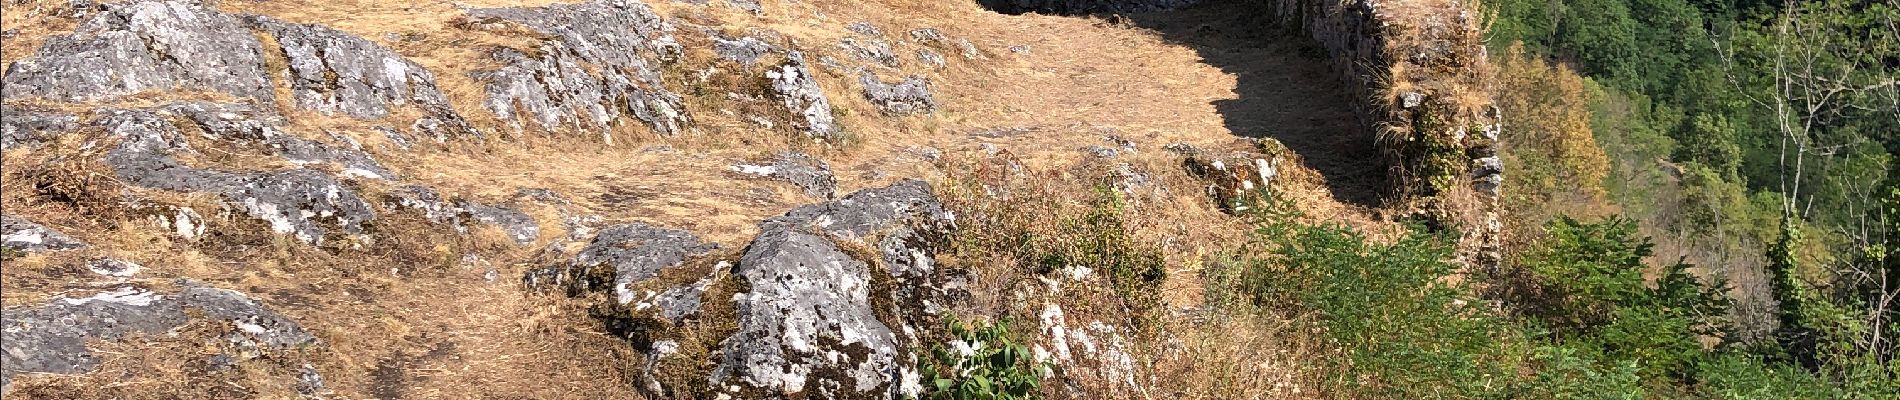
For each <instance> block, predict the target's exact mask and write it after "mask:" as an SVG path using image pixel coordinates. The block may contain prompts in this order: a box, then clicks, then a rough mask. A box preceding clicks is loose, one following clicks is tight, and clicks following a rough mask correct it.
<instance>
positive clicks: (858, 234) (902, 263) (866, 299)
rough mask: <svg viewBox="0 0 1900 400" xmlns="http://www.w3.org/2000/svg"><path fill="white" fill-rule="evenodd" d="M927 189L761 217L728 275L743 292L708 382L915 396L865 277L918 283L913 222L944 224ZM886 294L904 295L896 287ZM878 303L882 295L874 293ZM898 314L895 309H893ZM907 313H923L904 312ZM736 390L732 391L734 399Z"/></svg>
mask: <svg viewBox="0 0 1900 400" xmlns="http://www.w3.org/2000/svg"><path fill="white" fill-rule="evenodd" d="M949 219H950V216H949V214H948V213H946V212H944V211H943V210H942V206H941V205H940V204H938V203H937V200H936V198H935V196H934V195H933V194H932V193H931V192H930V189H929V186H928V185H926V184H924V183H923V182H920V181H905V182H901V183H898V184H896V185H892V186H890V187H886V188H879V189H869V190H864V191H860V192H858V193H855V194H852V195H851V196H848V197H846V198H844V199H840V200H837V201H832V202H826V203H820V204H814V205H809V206H805V207H800V208H798V209H795V210H792V211H791V212H789V213H786V214H785V215H784V216H780V217H776V218H772V219H770V220H767V221H766V222H765V223H763V224H761V228H762V229H761V230H762V233H760V234H759V236H758V238H757V239H755V240H753V242H752V245H751V246H750V247H748V248H747V251H746V253H745V254H744V256H742V257H741V258H740V260H739V265H738V267H737V268H736V269H735V270H734V273H735V274H736V275H738V276H740V277H741V278H743V279H745V280H746V282H749V283H750V285H749V286H750V291H749V292H745V293H739V294H737V295H735V296H734V298H733V303H734V306H735V307H736V308H737V313H738V325H739V331H738V332H737V333H735V334H733V336H731V337H729V338H727V339H726V340H725V341H724V342H722V344H721V348H722V350H723V354H724V358H723V359H722V360H721V362H720V364H719V367H718V369H717V370H716V371H714V373H713V378H712V379H713V382H715V384H716V385H719V384H725V385H732V386H728V387H723V388H722V389H723V390H732V388H734V387H736V388H738V391H740V392H743V393H751V394H752V395H755V397H756V395H757V394H760V393H763V394H764V396H765V397H779V396H783V397H815V398H899V397H903V396H905V395H912V396H914V395H916V394H917V390H918V389H920V387H919V386H917V382H915V380H916V379H917V378H916V377H917V374H916V372H915V371H914V370H913V366H914V365H915V358H914V357H915V355H914V354H908V352H909V350H908V349H909V348H910V347H912V346H910V343H907V340H909V339H907V338H905V337H903V336H902V335H900V332H903V331H904V330H893V329H892V328H891V325H889V324H890V323H898V324H909V322H908V321H881V320H879V319H878V317H877V313H876V311H875V310H876V307H877V306H876V305H875V304H874V303H873V299H874V297H881V296H882V295H883V294H880V293H875V292H876V291H875V290H873V287H872V286H873V281H874V280H880V279H883V278H879V277H878V276H877V275H878V274H887V275H884V276H886V277H889V278H891V279H896V280H897V282H895V283H887V284H889V285H892V286H893V287H906V286H913V285H920V284H924V282H919V281H912V280H910V278H912V277H920V275H918V274H916V273H915V272H916V271H918V270H919V269H920V268H921V269H929V268H931V265H930V261H928V259H929V257H930V256H929V253H928V251H927V250H926V249H924V248H922V246H920V245H915V244H913V243H915V236H916V235H915V232H913V231H912V230H911V228H910V226H911V225H910V224H911V223H912V222H913V221H914V220H924V221H934V222H936V223H940V224H947V223H948V222H949ZM839 240H843V241H857V242H862V243H866V244H872V245H874V246H876V247H877V248H878V249H879V250H880V252H881V253H882V254H880V256H881V258H883V260H882V261H884V264H885V265H886V266H887V267H888V268H889V269H888V270H884V271H879V270H878V269H877V268H874V267H873V266H872V264H870V263H867V262H866V261H865V260H859V259H856V258H854V257H853V255H852V254H851V253H848V252H847V251H846V250H845V249H843V248H840V247H839V245H838V242H836V241H839ZM893 295H894V296H896V297H898V298H896V299H891V300H895V301H897V302H899V303H900V304H901V303H902V302H904V300H907V299H905V297H908V296H906V293H896V294H893ZM880 302H882V300H880ZM900 315H901V314H900ZM912 317H915V318H928V317H925V316H922V315H912ZM744 396H745V395H741V397H744Z"/></svg>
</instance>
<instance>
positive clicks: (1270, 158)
mask: <svg viewBox="0 0 1900 400" xmlns="http://www.w3.org/2000/svg"><path fill="white" fill-rule="evenodd" d="M1266 140H1272V139H1266ZM1271 146H1280V145H1279V144H1278V142H1273V143H1271V144H1269V145H1262V146H1259V147H1271ZM1278 148H1284V147H1283V146H1281V147H1278ZM1169 150H1170V151H1176V152H1185V153H1186V155H1187V156H1186V157H1185V159H1183V160H1182V164H1183V165H1184V166H1185V167H1186V168H1187V172H1188V175H1191V176H1194V177H1195V178H1199V179H1200V180H1201V181H1202V182H1204V183H1206V184H1207V187H1206V189H1207V194H1208V196H1209V197H1212V198H1213V199H1214V201H1215V202H1216V203H1217V204H1216V205H1217V206H1219V207H1220V209H1221V211H1225V212H1227V213H1237V212H1241V211H1245V210H1246V209H1247V206H1246V202H1247V201H1248V200H1250V199H1253V198H1255V196H1256V195H1257V194H1258V193H1259V192H1260V191H1262V190H1266V189H1268V188H1270V187H1271V186H1272V185H1273V181H1274V178H1277V177H1279V168H1280V163H1281V162H1283V160H1282V158H1283V156H1282V155H1280V154H1263V153H1259V152H1252V151H1234V152H1227V153H1225V154H1222V153H1220V152H1215V151H1211V150H1199V149H1195V148H1193V147H1192V146H1186V145H1183V146H1179V147H1175V146H1173V145H1170V149H1169Z"/></svg>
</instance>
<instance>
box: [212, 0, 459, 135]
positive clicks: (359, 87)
mask: <svg viewBox="0 0 1900 400" xmlns="http://www.w3.org/2000/svg"><path fill="white" fill-rule="evenodd" d="M244 19H245V21H246V22H248V23H250V24H251V25H252V26H255V27H257V28H259V29H261V30H263V31H265V32H268V33H269V34H270V35H271V36H272V37H275V38H276V39H277V43H278V44H279V45H281V46H283V55H284V58H285V59H286V60H288V61H289V65H290V71H289V72H288V74H287V75H288V76H289V78H290V79H289V80H290V89H291V95H292V96H293V97H294V98H296V102H297V106H298V107H302V108H305V109H310V110H316V111H319V112H323V113H326V114H336V113H341V114H344V115H349V116H351V117H355V118H359V119H370V118H381V117H383V116H386V115H389V112H390V110H392V109H394V108H397V107H403V106H408V105H414V106H416V107H420V108H421V109H422V110H423V111H424V113H425V114H427V115H428V117H427V118H432V119H434V120H435V121H436V122H437V123H440V124H443V125H445V126H446V127H447V128H446V129H448V130H450V131H453V132H458V133H464V134H473V133H474V129H473V128H471V127H469V125H468V122H467V121H464V120H462V117H461V116H460V115H457V114H456V113H455V111H454V108H452V107H450V106H449V100H448V98H447V97H445V96H443V95H442V92H441V91H440V90H438V89H436V83H435V75H434V74H431V73H429V71H428V70H426V69H423V68H422V66H421V65H417V64H416V63H415V62H412V61H409V59H407V58H404V57H402V56H400V55H397V54H396V53H395V52H393V51H390V50H389V49H387V48H384V47H382V46H380V45H377V44H375V43H372V42H370V41H369V40H365V39H363V38H360V37H357V36H355V35H351V34H348V33H344V32H342V31H338V30H335V29H330V28H326V27H322V26H317V25H306V24H295V23H288V22H283V21H279V20H276V19H272V18H270V17H264V16H257V15H251V16H245V17H244Z"/></svg>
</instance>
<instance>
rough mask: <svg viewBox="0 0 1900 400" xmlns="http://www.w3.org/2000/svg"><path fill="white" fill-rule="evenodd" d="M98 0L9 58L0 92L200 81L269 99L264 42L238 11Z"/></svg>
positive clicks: (98, 91)
mask: <svg viewBox="0 0 1900 400" xmlns="http://www.w3.org/2000/svg"><path fill="white" fill-rule="evenodd" d="M100 6H101V7H103V8H104V11H102V12H99V13H98V14H96V15H94V16H93V17H92V18H91V19H88V20H86V21H85V22H84V23H81V24H80V25H79V27H78V28H77V29H75V30H74V32H73V33H72V34H69V35H63V36H56V37H53V38H50V39H47V41H46V44H45V45H43V46H41V47H40V50H39V53H38V54H37V55H35V56H33V57H32V58H28V59H24V60H20V61H19V62H16V63H14V64H13V65H12V66H9V67H8V68H7V74H6V78H5V82H6V85H5V88H0V97H5V98H6V99H9V100H12V99H19V98H41V99H48V100H56V101H73V102H84V101H96V100H107V99H114V98H119V97H123V96H126V95H131V94H135V93H139V92H144V91H152V90H173V89H201V90H210V91H216V92H223V93H226V94H230V95H232V96H237V97H240V98H247V99H253V100H255V101H256V102H258V103H260V104H268V103H270V102H271V99H272V97H271V96H272V95H271V89H270V81H269V80H268V79H267V77H268V75H265V71H264V59H263V51H262V45H260V44H259V43H258V41H257V38H256V37H255V36H252V35H251V32H250V31H249V30H247V29H245V28H244V26H243V25H242V24H241V23H240V22H239V21H238V20H237V18H234V17H232V16H230V15H227V14H225V13H222V12H218V11H217V10H216V9H213V8H211V7H208V6H206V5H204V4H202V3H199V2H197V1H190V0H139V1H130V2H124V3H109V4H102V5H100Z"/></svg>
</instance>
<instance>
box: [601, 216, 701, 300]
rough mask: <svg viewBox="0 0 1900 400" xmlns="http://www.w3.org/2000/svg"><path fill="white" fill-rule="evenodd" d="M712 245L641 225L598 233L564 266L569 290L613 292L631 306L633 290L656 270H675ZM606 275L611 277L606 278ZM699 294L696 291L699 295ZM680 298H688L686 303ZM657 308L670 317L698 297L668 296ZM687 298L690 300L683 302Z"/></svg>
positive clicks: (685, 234) (673, 231) (683, 233)
mask: <svg viewBox="0 0 1900 400" xmlns="http://www.w3.org/2000/svg"><path fill="white" fill-rule="evenodd" d="M717 248H719V246H718V245H715V244H711V243H705V242H701V241H700V240H699V237H697V236H693V234H692V233H689V232H686V231H682V230H677V229H667V228H659V227H654V226H649V225H646V224H637V223H635V224H623V225H615V226H611V227H607V228H605V229H601V230H600V233H599V234H597V235H595V236H594V239H593V240H592V241H590V242H588V244H587V246H586V247H583V248H581V251H580V253H578V254H576V255H575V256H574V258H573V260H572V261H570V262H569V263H568V273H567V275H568V276H569V277H570V278H569V283H568V285H569V292H570V293H585V292H594V291H603V290H605V289H607V288H612V289H613V295H614V299H615V300H616V301H617V302H618V304H621V305H627V304H629V303H632V302H633V301H634V300H635V299H636V297H637V296H636V295H637V293H635V292H634V286H635V285H637V284H640V283H642V282H645V281H647V280H650V279H653V278H656V277H659V276H660V271H661V270H664V269H667V268H671V267H675V266H679V265H680V263H683V262H685V261H686V260H687V259H689V258H693V257H697V256H702V255H705V254H706V253H708V252H711V251H713V250H714V249H717ZM609 277H611V278H610V279H609ZM704 290H705V288H704V287H701V288H699V291H700V292H703V291H704ZM686 297H691V298H690V299H688V298H686ZM667 298H668V299H669V300H668V302H667V304H663V305H667V306H669V307H663V309H668V310H667V312H668V313H670V314H673V315H672V317H678V316H682V315H683V314H686V313H689V312H690V311H691V310H696V309H698V308H699V302H698V294H697V293H692V294H691V295H690V296H687V295H684V294H681V293H673V295H672V296H670V297H667ZM687 300H691V301H690V304H687Z"/></svg>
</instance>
